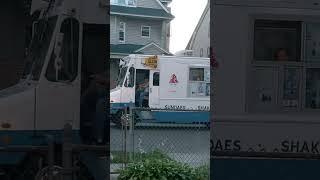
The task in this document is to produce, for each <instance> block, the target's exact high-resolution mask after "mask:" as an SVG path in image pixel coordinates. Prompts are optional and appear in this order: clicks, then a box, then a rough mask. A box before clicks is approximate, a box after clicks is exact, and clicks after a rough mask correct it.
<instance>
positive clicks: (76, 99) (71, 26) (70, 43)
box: [33, 17, 81, 130]
mask: <svg viewBox="0 0 320 180" xmlns="http://www.w3.org/2000/svg"><path fill="white" fill-rule="evenodd" d="M59 22H60V21H58V25H59ZM60 26H61V27H60ZM60 26H57V27H58V31H57V32H56V34H55V36H54V38H55V39H53V41H52V42H53V43H52V44H51V46H50V47H51V48H50V50H49V51H48V56H47V59H46V62H45V63H43V64H44V70H42V73H40V72H41V71H40V70H41V69H40V70H39V71H34V73H33V77H34V78H38V77H39V76H41V78H40V80H39V85H38V88H37V92H36V94H37V96H36V119H37V124H36V126H37V127H36V128H37V129H38V130H61V129H62V128H63V126H64V124H65V123H66V122H72V124H73V128H76V129H78V128H79V113H80V73H79V69H80V62H81V56H79V54H80V53H79V50H80V47H81V46H80V37H81V31H80V23H79V21H78V20H77V19H75V18H69V17H68V18H66V19H61V25H60ZM37 72H38V73H37ZM36 80H37V79H36Z"/></svg>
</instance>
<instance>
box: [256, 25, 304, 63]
mask: <svg viewBox="0 0 320 180" xmlns="http://www.w3.org/2000/svg"><path fill="white" fill-rule="evenodd" d="M300 49H301V23H300V22H296V21H272V20H256V21H255V26H254V59H255V60H257V61H283V60H284V61H299V60H300V54H301V53H300Z"/></svg>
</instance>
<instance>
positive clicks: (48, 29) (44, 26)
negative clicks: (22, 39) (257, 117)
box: [22, 16, 58, 80]
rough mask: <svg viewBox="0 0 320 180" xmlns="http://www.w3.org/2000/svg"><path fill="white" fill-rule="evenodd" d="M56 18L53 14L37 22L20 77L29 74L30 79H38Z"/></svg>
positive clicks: (23, 77)
mask: <svg viewBox="0 0 320 180" xmlns="http://www.w3.org/2000/svg"><path fill="white" fill-rule="evenodd" d="M57 19H58V17H57V16H54V17H50V18H48V19H41V20H39V22H38V23H37V24H38V25H37V27H36V29H35V34H34V36H33V37H32V40H31V43H30V45H29V48H28V51H27V57H26V64H25V67H24V71H23V75H22V79H26V78H27V77H29V76H31V79H32V80H39V78H40V74H41V70H42V67H43V64H44V60H45V57H46V54H47V51H48V48H49V45H50V41H51V38H52V34H53V31H54V28H55V26H56V22H57Z"/></svg>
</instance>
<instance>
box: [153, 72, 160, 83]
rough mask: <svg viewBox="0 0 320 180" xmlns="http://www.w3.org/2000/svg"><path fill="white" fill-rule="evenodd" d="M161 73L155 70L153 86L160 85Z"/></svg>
mask: <svg viewBox="0 0 320 180" xmlns="http://www.w3.org/2000/svg"><path fill="white" fill-rule="evenodd" d="M159 75H160V73H159V72H155V73H153V86H159V80H160V76H159Z"/></svg>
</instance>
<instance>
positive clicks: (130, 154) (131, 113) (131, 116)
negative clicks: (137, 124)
mask: <svg viewBox="0 0 320 180" xmlns="http://www.w3.org/2000/svg"><path fill="white" fill-rule="evenodd" d="M133 126H134V111H133V108H130V109H129V138H128V141H129V142H128V144H129V146H130V147H131V148H132V149H131V151H130V152H129V160H134V159H133V156H134V137H133ZM131 138H132V140H131Z"/></svg>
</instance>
